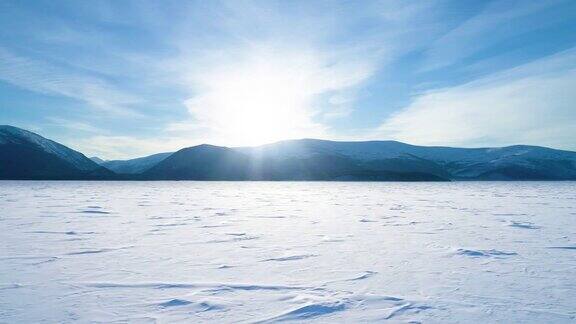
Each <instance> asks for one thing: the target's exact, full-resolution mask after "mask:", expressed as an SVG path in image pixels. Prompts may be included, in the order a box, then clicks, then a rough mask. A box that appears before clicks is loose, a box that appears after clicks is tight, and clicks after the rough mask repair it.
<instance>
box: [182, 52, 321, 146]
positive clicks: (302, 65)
mask: <svg viewBox="0 0 576 324" xmlns="http://www.w3.org/2000/svg"><path fill="white" fill-rule="evenodd" d="M310 70H311V69H310V68H309V66H307V65H306V62H305V61H302V60H300V61H298V60H294V59H292V60H286V59H279V58H278V57H273V56H269V57H263V56H254V57H252V58H251V59H249V60H247V61H246V62H243V63H237V64H230V65H225V66H222V67H219V68H217V69H215V70H213V71H210V72H209V73H205V75H204V77H203V79H202V90H203V91H202V94H201V95H199V96H196V97H194V98H192V99H191V100H189V101H188V102H187V106H188V109H189V110H190V112H191V113H192V114H193V115H194V116H195V117H196V118H198V119H199V120H200V121H202V122H204V123H205V124H208V125H209V126H210V131H211V132H215V133H218V134H219V137H224V138H225V140H224V141H225V142H226V143H227V144H230V145H259V144H265V143H271V142H275V141H279V140H285V139H293V138H302V137H309V136H318V134H319V129H320V127H318V124H316V123H315V122H314V121H313V119H314V114H315V111H314V109H313V105H312V104H313V100H314V96H315V93H314V92H313V91H312V90H313V89H314V87H313V86H311V84H310V83H311V77H312V75H311V71H310ZM311 89H312V90H311Z"/></svg>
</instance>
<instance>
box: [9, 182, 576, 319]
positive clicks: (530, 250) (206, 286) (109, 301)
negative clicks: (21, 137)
mask: <svg viewBox="0 0 576 324" xmlns="http://www.w3.org/2000/svg"><path fill="white" fill-rule="evenodd" d="M0 208H1V210H2V212H1V213H0V228H1V229H2V232H1V234H0V247H1V249H0V274H1V275H0V323H38V322H48V323H70V322H81V323H86V322H91V323H98V322H100V323H155V322H161V323H167V322H184V323H202V322H214V323H254V322H263V323H266V322H278V321H287V320H292V321H296V322H322V323H334V322H347V323H358V322H382V321H385V320H388V321H390V322H393V323H396V322H401V323H419V322H422V323H574V322H575V321H576V183H575V182H529V183H528V182H525V183H519V182H456V183H346V182H341V183H333V182H330V183H326V182H277V183H274V182H15V181H4V182H0Z"/></svg>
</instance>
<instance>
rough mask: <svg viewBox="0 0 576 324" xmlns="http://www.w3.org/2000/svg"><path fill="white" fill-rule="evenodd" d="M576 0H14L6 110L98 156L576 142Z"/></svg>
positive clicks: (6, 41)
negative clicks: (349, 143)
mask: <svg viewBox="0 0 576 324" xmlns="http://www.w3.org/2000/svg"><path fill="white" fill-rule="evenodd" d="M574 31H576V1H573V0H566V1H563V0H519V1H507V0H504V1H488V0H486V1H460V0H455V1H450V0H430V1H408V0H383V1H345V0H342V1H320V0H317V1H272V0H269V1H242V0H234V1H184V0H178V1H170V0H164V1H138V0H135V1H130V0H121V1H102V0H96V1H64V0H57V1H53V0H47V1H43V0H36V1H19V0H18V1H10V0H0V124H8V125H13V126H17V127H22V128H25V129H28V130H31V131H34V132H37V133H39V134H41V135H43V136H45V137H47V138H50V139H53V140H56V141H58V142H60V143H63V144H65V145H67V146H69V147H71V148H74V149H77V150H79V151H81V152H83V153H84V154H86V155H88V156H98V157H100V158H103V159H126V158H135V157H140V156H145V155H149V154H153V153H159V152H170V151H175V150H178V149H181V148H184V147H188V146H193V145H198V144H202V143H209V144H214V145H225V146H245V145H259V144H264V143H269V142H274V141H279V140H286V139H297V138H321V139H330V140H354V141H358V140H398V141H403V142H408V143H411V144H417V145H445V146H462V147H486V146H506V145H514V144H530V145H541V146H549V147H554V148H559V149H567V150H576V140H575V138H576V32H574Z"/></svg>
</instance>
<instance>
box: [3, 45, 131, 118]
mask: <svg viewBox="0 0 576 324" xmlns="http://www.w3.org/2000/svg"><path fill="white" fill-rule="evenodd" d="M0 80H3V81H6V82H9V83H11V84H13V85H16V86H18V87H21V88H24V89H27V90H30V91H34V92H38V93H42V94H48V95H57V96H64V97H68V98H72V99H75V100H78V101H83V102H85V103H87V104H88V105H89V106H91V107H93V108H97V109H99V110H101V111H105V112H108V113H114V114H118V115H130V116H133V115H136V112H134V111H133V110H132V109H130V108H129V107H128V106H129V105H131V104H134V103H136V102H138V99H137V98H136V97H134V96H132V95H130V94H127V93H125V92H123V91H121V90H118V89H116V88H115V87H113V86H112V85H110V84H109V83H107V82H106V81H104V80H102V79H99V78H96V77H91V76H88V75H85V74H79V73H74V72H73V71H68V70H66V69H64V68H61V67H57V66H56V65H53V64H48V63H45V62H42V61H38V60H34V59H30V58H26V57H22V56H17V55H15V54H13V53H12V52H10V51H8V50H6V49H4V48H2V47H0Z"/></svg>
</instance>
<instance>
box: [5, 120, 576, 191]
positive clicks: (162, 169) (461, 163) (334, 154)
mask: <svg viewBox="0 0 576 324" xmlns="http://www.w3.org/2000/svg"><path fill="white" fill-rule="evenodd" d="M0 149H1V150H0V153H1V154H0V178H2V179H10V178H15V179H21V178H22V179H24V178H25V179H36V178H37V179H49V178H57V179H83V178H87V179H95V180H110V179H117V180H234V181H236V180H273V181H275V180H278V181H281V180H302V181H306V180H307V181H312V180H325V181H354V180H355V181H445V180H576V152H572V151H567V150H557V149H552V148H547V147H542V146H532V145H512V146H506V147H483V148H458V147H449V146H417V145H412V144H407V143H402V142H398V141H392V140H388V141H330V140H320V139H310V138H308V139H299V140H285V141H280V142H276V143H271V144H265V145H261V146H254V147H224V146H215V145H210V144H202V145H197V146H192V147H186V148H183V149H181V150H178V151H176V152H167V153H157V154H152V155H149V156H145V157H140V158H135V159H129V160H113V161H103V160H101V159H98V158H92V159H89V158H87V157H86V156H85V155H83V154H82V153H80V152H77V151H74V150H72V149H70V148H68V147H66V146H64V145H62V144H60V143H57V142H54V141H52V140H49V139H46V138H44V137H42V136H40V135H38V134H35V133H33V132H29V131H26V130H23V129H20V128H17V127H13V126H7V125H3V126H0ZM95 161H97V162H99V163H96V162H95ZM23 162H26V163H28V162H29V163H28V164H26V163H23ZM19 164H21V165H27V166H26V168H24V169H25V170H19V171H18V172H16V171H17V166H18V165H19ZM10 168H12V171H10V170H11V169H10ZM43 168H44V169H43ZM11 172H12V174H11ZM59 172H60V173H59Z"/></svg>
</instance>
